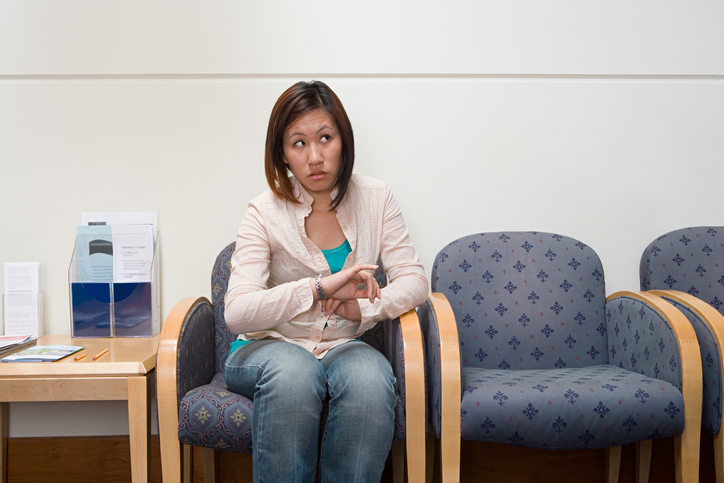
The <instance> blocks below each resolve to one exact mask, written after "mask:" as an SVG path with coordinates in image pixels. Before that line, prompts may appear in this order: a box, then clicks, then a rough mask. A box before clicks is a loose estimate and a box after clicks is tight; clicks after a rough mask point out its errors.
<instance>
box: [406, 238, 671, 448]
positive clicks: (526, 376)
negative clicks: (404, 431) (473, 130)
mask: <svg viewBox="0 0 724 483" xmlns="http://www.w3.org/2000/svg"><path fill="white" fill-rule="evenodd" d="M431 283H432V291H433V292H441V293H443V294H444V295H445V296H446V297H447V299H448V301H449V302H450V305H451V307H452V310H453V312H454V315H455V320H456V323H457V327H458V334H459V339H460V351H461V363H462V366H463V368H462V378H463V380H462V387H461V389H462V399H461V434H462V437H463V438H464V439H469V440H476V441H493V442H500V443H509V444H515V445H523V446H532V447H539V448H547V449H578V448H604V447H611V446H618V445H621V444H626V443H631V442H636V441H641V440H646V439H651V438H657V437H667V436H674V435H678V434H681V432H682V431H683V429H684V412H683V396H682V393H681V370H680V367H681V361H680V354H679V349H678V345H677V342H676V339H675V335H674V334H673V332H672V330H671V328H670V327H669V326H668V324H667V323H666V321H665V320H664V319H663V318H662V316H661V315H660V314H659V313H658V312H656V311H655V310H653V309H651V308H650V307H649V306H648V305H646V304H645V303H644V302H642V301H641V300H638V299H635V298H632V297H616V298H614V299H612V300H610V301H609V302H608V303H607V302H606V295H605V285H604V275H603V266H602V264H601V262H600V260H599V258H598V256H597V255H596V253H595V252H594V251H593V250H592V249H591V248H590V247H588V246H587V245H585V244H583V243H581V242H579V241H577V240H574V239H572V238H568V237H564V236H560V235H556V234H552V233H540V232H522V233H509V232H506V233H483V234H476V235H470V236H466V237H463V238H460V239H458V240H456V241H454V242H452V243H451V244H449V245H447V246H446V247H445V248H443V249H442V250H441V251H440V252H439V253H438V255H437V257H436V259H435V264H434V266H433V270H432V280H431ZM431 312H432V311H431V310H430V309H429V307H427V306H424V307H422V308H421V310H420V319H421V323H422V324H423V325H424V326H425V329H424V331H426V332H427V336H426V337H427V339H428V341H431V340H432V339H434V334H431V333H430V332H429V331H430V330H431V329H434V326H435V325H436V324H434V323H430V322H428V321H426V320H425V319H427V318H429V317H430V316H432V315H433V314H431ZM431 343H432V342H429V343H428V348H427V357H428V363H429V366H430V367H433V366H434V364H435V363H436V359H435V358H436V353H435V351H434V350H431V348H430V344H431ZM437 373H439V370H430V371H429V379H430V382H429V383H430V387H431V393H433V394H434V393H435V391H436V385H439V381H437V380H435V375H436V374H437ZM435 397H436V396H431V397H430V401H429V407H430V411H431V412H432V414H431V422H432V426H433V429H435V431H436V434H437V435H438V437H439V429H438V427H439V418H440V415H439V400H436V399H435Z"/></svg>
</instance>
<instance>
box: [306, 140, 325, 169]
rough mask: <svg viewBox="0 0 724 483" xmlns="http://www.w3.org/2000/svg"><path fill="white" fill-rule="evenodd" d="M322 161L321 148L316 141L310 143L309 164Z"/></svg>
mask: <svg viewBox="0 0 724 483" xmlns="http://www.w3.org/2000/svg"><path fill="white" fill-rule="evenodd" d="M322 161H324V158H323V157H322V148H321V147H320V146H319V145H318V144H316V143H312V144H310V145H309V164H319V163H321V162H322Z"/></svg>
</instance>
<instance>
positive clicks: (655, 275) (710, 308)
mask: <svg viewBox="0 0 724 483" xmlns="http://www.w3.org/2000/svg"><path fill="white" fill-rule="evenodd" d="M639 275H640V282H641V289H642V290H651V293H652V294H654V295H658V296H660V297H662V298H664V299H665V300H667V301H668V302H670V303H671V304H673V305H674V306H675V307H676V308H678V309H679V310H681V312H682V313H683V314H684V315H685V316H686V318H687V319H688V320H689V322H690V323H691V325H692V326H693V327H694V330H695V332H696V337H697V339H698V340H699V346H700V350H701V361H702V371H703V389H704V393H703V405H702V415H701V427H702V429H703V430H705V431H707V432H709V433H710V434H712V435H714V467H715V472H716V481H717V483H723V482H724V436H723V435H722V431H721V405H722V400H723V399H722V397H723V396H724V392H723V391H722V367H723V365H724V359H723V358H722V351H721V347H722V346H724V315H723V314H724V227H693V228H684V229H680V230H675V231H672V232H669V233H667V234H665V235H663V236H661V237H659V238H657V239H656V240H654V241H653V242H651V243H650V244H649V245H648V246H647V247H646V249H645V250H644V252H643V254H642V256H641V263H640V265H639Z"/></svg>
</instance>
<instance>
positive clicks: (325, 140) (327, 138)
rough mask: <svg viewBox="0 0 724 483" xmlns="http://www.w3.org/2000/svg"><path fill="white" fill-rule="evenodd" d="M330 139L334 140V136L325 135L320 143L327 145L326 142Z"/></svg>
mask: <svg viewBox="0 0 724 483" xmlns="http://www.w3.org/2000/svg"><path fill="white" fill-rule="evenodd" d="M330 139H332V136H330V135H329V134H325V135H324V136H322V138H321V139H320V141H321V142H323V143H326V142H327V141H329V140H330Z"/></svg>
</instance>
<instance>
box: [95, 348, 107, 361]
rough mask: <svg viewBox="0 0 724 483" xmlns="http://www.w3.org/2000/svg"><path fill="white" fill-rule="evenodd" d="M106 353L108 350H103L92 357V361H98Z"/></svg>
mask: <svg viewBox="0 0 724 483" xmlns="http://www.w3.org/2000/svg"><path fill="white" fill-rule="evenodd" d="M106 352H108V349H103V350H102V351H100V352H99V353H98V354H96V355H94V356H93V360H94V361H95V360H97V359H100V358H101V357H103V356H104V355H105V353H106Z"/></svg>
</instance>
